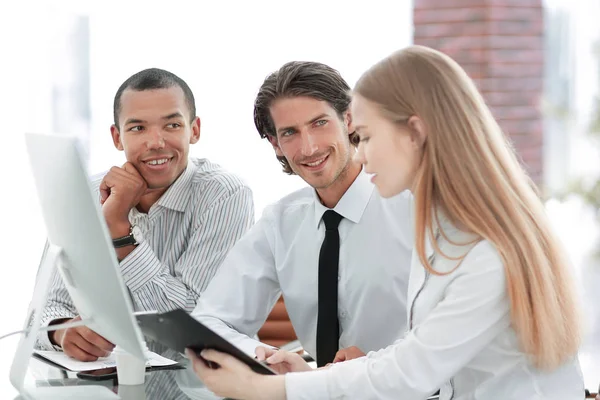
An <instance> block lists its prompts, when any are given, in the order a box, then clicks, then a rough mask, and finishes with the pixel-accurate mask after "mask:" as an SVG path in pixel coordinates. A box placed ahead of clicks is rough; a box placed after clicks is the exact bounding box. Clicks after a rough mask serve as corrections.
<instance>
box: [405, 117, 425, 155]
mask: <svg viewBox="0 0 600 400" xmlns="http://www.w3.org/2000/svg"><path fill="white" fill-rule="evenodd" d="M407 125H408V128H409V129H410V135H411V139H412V141H413V143H414V145H415V146H416V147H417V148H419V149H421V148H422V147H423V145H424V144H425V141H426V140H427V130H426V129H425V124H424V123H423V121H422V120H421V118H419V117H417V116H416V115H413V116H412V117H410V118H409V119H408V123H407Z"/></svg>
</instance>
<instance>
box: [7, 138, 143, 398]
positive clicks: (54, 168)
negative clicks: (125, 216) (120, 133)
mask: <svg viewBox="0 0 600 400" xmlns="http://www.w3.org/2000/svg"><path fill="white" fill-rule="evenodd" d="M25 141H26V147H27V150H28V153H29V158H30V164H31V170H32V173H33V176H34V181H35V186H36V188H37V194H38V197H39V203H40V207H41V210H42V214H43V218H44V222H45V225H46V230H47V237H48V243H49V244H48V247H47V249H46V251H45V252H44V257H43V260H42V264H41V266H40V269H39V271H38V276H37V281H36V288H35V290H34V298H33V300H32V302H31V304H30V307H29V312H28V316H27V320H26V323H25V324H26V327H31V331H30V332H29V334H26V335H23V336H22V338H21V341H20V342H19V345H18V348H17V352H16V354H15V359H14V361H13V366H12V368H11V382H12V384H13V386H15V388H16V389H17V390H19V391H21V390H22V385H23V380H24V377H25V373H26V369H27V366H28V363H29V358H30V356H31V354H32V351H33V346H34V344H35V338H36V335H37V334H38V329H39V323H40V318H41V313H42V310H43V307H44V306H45V304H46V298H47V293H48V284H49V281H50V277H51V275H52V272H53V270H54V268H58V270H59V272H60V274H61V276H62V279H63V282H64V283H65V286H66V288H67V290H68V292H69V294H70V296H71V298H72V299H73V303H74V305H75V307H76V308H77V311H78V313H79V315H80V316H81V318H82V320H83V321H86V325H87V326H88V327H89V328H90V329H92V330H93V331H95V332H97V333H98V334H100V335H102V336H103V337H105V338H106V339H107V340H109V341H111V342H112V343H114V344H117V345H119V346H120V347H122V348H123V349H124V350H126V351H127V352H129V353H130V354H132V355H134V356H136V357H138V358H140V359H144V350H143V347H142V341H143V338H142V334H141V330H140V329H139V327H138V325H137V323H136V320H135V317H134V315H133V306H132V303H131V299H130V297H129V293H128V291H127V287H126V286H125V284H124V282H123V279H122V277H121V273H120V268H119V263H118V261H117V257H116V253H115V251H114V248H113V246H112V240H111V238H110V235H109V233H108V228H107V226H106V222H105V220H104V217H103V215H102V210H101V205H100V201H99V198H98V196H97V194H95V193H94V192H93V190H92V187H91V184H90V181H89V177H88V173H87V169H86V168H85V166H84V162H83V159H82V156H81V154H82V153H81V152H80V151H79V145H78V142H77V139H76V138H75V137H66V136H56V135H45V134H26V135H25ZM23 363H25V366H23V365H21V364H23Z"/></svg>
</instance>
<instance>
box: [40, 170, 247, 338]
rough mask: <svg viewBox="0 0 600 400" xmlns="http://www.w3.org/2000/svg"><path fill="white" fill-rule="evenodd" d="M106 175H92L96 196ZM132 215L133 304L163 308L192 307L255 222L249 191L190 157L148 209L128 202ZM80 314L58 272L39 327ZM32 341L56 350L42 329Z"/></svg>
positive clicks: (126, 271) (129, 275)
mask: <svg viewBox="0 0 600 400" xmlns="http://www.w3.org/2000/svg"><path fill="white" fill-rule="evenodd" d="M104 175H105V174H100V175H98V176H96V177H94V178H92V187H93V188H94V190H95V191H96V192H97V193H98V196H99V190H98V188H99V186H100V182H101V181H102V178H103V177H104ZM129 221H130V222H131V224H132V225H137V226H138V227H139V228H140V229H141V231H142V234H143V240H142V241H141V243H140V244H139V245H138V246H137V247H136V248H135V249H134V250H133V251H132V252H131V253H129V255H127V257H125V258H124V259H123V260H122V261H121V262H120V266H121V273H122V275H123V280H124V282H125V284H126V286H127V288H128V289H129V292H130V295H131V299H132V302H133V306H134V309H135V310H136V311H141V310H157V311H159V312H166V311H170V310H173V309H176V308H183V309H185V310H187V311H188V312H189V311H191V310H193V309H194V307H195V305H196V302H197V300H198V298H199V296H200V294H201V293H202V292H203V291H204V289H205V288H206V286H207V285H208V283H209V282H210V280H211V279H212V277H213V276H214V275H215V273H216V272H217V269H218V268H219V266H220V265H221V262H222V261H223V259H224V257H225V255H226V254H227V252H228V251H229V249H230V248H231V247H232V246H233V245H234V243H235V242H236V241H237V240H238V239H239V238H240V237H241V236H242V235H243V234H244V233H245V232H246V231H247V230H248V229H249V228H250V226H251V225H252V224H253V222H254V202H253V198H252V191H251V189H250V188H249V187H248V186H247V185H246V184H245V183H244V182H243V181H242V180H241V179H240V178H238V177H237V176H235V175H233V174H231V173H229V172H226V171H225V170H224V169H222V168H221V167H219V166H218V165H217V164H214V163H212V162H210V161H208V160H205V159H190V160H189V162H188V165H187V168H186V169H185V171H184V172H183V173H182V174H181V176H180V177H179V178H177V180H176V181H175V182H174V183H173V184H172V185H171V187H170V188H169V189H167V191H166V192H165V193H164V194H163V195H162V196H161V198H160V199H159V200H158V201H157V202H156V203H155V204H154V205H153V206H152V207H151V208H150V210H149V211H148V213H147V214H145V213H141V212H139V211H138V210H137V209H136V208H133V209H132V210H131V211H130V213H129ZM109 295H110V293H107V296H109ZM77 315H78V313H77V310H76V309H75V306H74V305H73V302H72V300H71V298H70V296H69V293H68V292H67V290H66V288H65V286H64V284H63V281H62V279H61V277H60V274H59V273H58V271H57V270H55V271H54V275H53V277H52V279H51V283H50V290H49V295H48V302H47V305H46V307H45V308H44V312H43V315H42V326H47V325H48V324H49V323H50V322H51V321H53V320H55V319H59V318H72V317H75V316H77ZM37 347H39V348H42V349H56V347H55V346H52V344H51V343H50V341H49V338H48V334H47V333H44V332H41V333H40V334H39V336H38V343H37Z"/></svg>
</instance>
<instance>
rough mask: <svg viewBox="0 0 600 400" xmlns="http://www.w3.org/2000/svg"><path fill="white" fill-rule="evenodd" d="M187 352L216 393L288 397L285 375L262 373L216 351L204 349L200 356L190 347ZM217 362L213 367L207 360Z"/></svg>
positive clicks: (257, 398)
mask: <svg viewBox="0 0 600 400" xmlns="http://www.w3.org/2000/svg"><path fill="white" fill-rule="evenodd" d="M185 354H186V355H187V357H188V358H189V359H190V361H191V362H192V365H193V368H194V372H195V373H196V375H198V378H200V380H201V381H202V382H203V383H204V385H206V387H207V388H208V389H209V390H211V391H212V392H213V393H215V394H216V395H217V396H222V397H231V398H234V399H240V400H241V399H247V400H263V399H265V400H266V399H273V400H285V380H284V377H283V376H267V375H260V374H257V373H255V372H254V371H252V370H251V369H250V368H249V367H248V366H247V365H246V364H244V363H243V362H241V361H239V360H237V359H236V358H234V357H232V356H230V355H229V354H225V353H221V352H219V351H216V350H203V351H202V353H200V355H201V357H202V358H203V359H204V360H203V359H201V358H200V357H198V356H197V355H196V353H194V352H193V351H192V350H190V349H186V350H185ZM205 360H206V361H211V362H213V363H217V364H218V365H219V368H216V369H215V368H211V367H209V366H208V365H206V361H205Z"/></svg>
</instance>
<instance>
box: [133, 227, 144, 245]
mask: <svg viewBox="0 0 600 400" xmlns="http://www.w3.org/2000/svg"><path fill="white" fill-rule="evenodd" d="M131 233H132V234H133V238H134V239H135V241H136V242H138V243H140V242H141V241H142V240H144V236H143V235H142V230H141V229H140V228H139V227H138V226H137V225H136V226H134V227H133V228H132V229H131Z"/></svg>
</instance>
